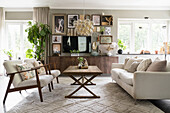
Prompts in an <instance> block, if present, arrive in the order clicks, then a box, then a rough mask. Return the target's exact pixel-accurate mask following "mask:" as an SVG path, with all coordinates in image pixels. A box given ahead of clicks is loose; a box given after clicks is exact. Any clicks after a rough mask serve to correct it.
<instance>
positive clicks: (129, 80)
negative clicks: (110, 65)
mask: <svg viewBox="0 0 170 113" xmlns="http://www.w3.org/2000/svg"><path fill="white" fill-rule="evenodd" d="M133 76H134V74H133V73H129V72H120V74H119V78H120V79H121V80H122V81H123V82H125V83H126V84H129V85H132V86H133Z"/></svg>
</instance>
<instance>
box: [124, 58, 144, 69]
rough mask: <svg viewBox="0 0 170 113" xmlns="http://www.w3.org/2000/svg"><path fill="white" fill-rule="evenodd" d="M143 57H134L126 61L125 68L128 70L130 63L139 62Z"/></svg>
mask: <svg viewBox="0 0 170 113" xmlns="http://www.w3.org/2000/svg"><path fill="white" fill-rule="evenodd" d="M142 60H143V59H136V58H131V59H129V60H128V61H127V63H126V65H125V66H124V69H125V70H128V69H129V67H130V66H131V65H132V63H133V62H141V61H142Z"/></svg>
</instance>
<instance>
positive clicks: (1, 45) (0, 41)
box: [0, 7, 6, 75]
mask: <svg viewBox="0 0 170 113" xmlns="http://www.w3.org/2000/svg"><path fill="white" fill-rule="evenodd" d="M4 20H5V12H4V10H3V8H1V7H0V75H1V74H3V72H4V68H3V61H4V54H3V49H5V46H6V44H5V38H4V36H5V33H4V31H5V30H4V29H5V26H4V24H5V23H4Z"/></svg>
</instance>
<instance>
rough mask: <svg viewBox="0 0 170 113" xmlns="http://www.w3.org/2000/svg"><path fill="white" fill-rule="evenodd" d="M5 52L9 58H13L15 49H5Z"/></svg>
mask: <svg viewBox="0 0 170 113" xmlns="http://www.w3.org/2000/svg"><path fill="white" fill-rule="evenodd" d="M3 52H4V54H6V55H7V56H8V58H9V60H12V56H13V55H12V54H13V51H12V50H5V49H4V50H3Z"/></svg>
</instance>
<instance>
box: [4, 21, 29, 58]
mask: <svg viewBox="0 0 170 113" xmlns="http://www.w3.org/2000/svg"><path fill="white" fill-rule="evenodd" d="M27 22H28V21H24V22H18V21H6V37H7V41H6V42H8V43H7V47H6V48H8V49H10V50H13V53H14V54H13V59H18V58H19V57H20V58H25V57H26V55H25V52H26V51H27V49H28V48H30V49H31V48H32V45H31V43H29V41H28V39H27V33H26V32H25V29H26V28H27Z"/></svg>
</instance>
